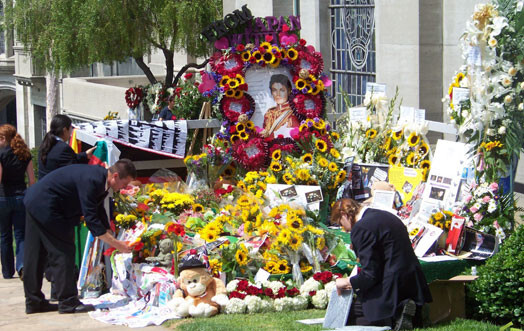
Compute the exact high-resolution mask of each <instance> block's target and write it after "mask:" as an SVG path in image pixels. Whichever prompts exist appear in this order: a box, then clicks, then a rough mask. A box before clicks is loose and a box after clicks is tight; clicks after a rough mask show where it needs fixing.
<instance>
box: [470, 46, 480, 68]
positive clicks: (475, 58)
mask: <svg viewBox="0 0 524 331" xmlns="http://www.w3.org/2000/svg"><path fill="white" fill-rule="evenodd" d="M467 61H468V64H469V65H475V66H480V65H482V61H481V55H480V47H478V46H471V47H470V48H469V52H468V59H467Z"/></svg>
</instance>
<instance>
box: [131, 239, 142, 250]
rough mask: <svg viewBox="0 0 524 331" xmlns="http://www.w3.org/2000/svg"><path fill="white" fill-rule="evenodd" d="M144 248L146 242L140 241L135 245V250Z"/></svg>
mask: <svg viewBox="0 0 524 331" xmlns="http://www.w3.org/2000/svg"><path fill="white" fill-rule="evenodd" d="M142 248H144V243H143V242H141V241H139V242H138V243H136V244H135V246H134V247H133V250H135V251H136V252H138V251H140V250H142Z"/></svg>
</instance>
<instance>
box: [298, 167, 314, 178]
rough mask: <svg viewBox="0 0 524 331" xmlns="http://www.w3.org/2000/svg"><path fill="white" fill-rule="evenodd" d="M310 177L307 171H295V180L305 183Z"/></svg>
mask: <svg viewBox="0 0 524 331" xmlns="http://www.w3.org/2000/svg"><path fill="white" fill-rule="evenodd" d="M310 177H311V174H310V173H309V170H307V169H299V170H298V171H297V178H298V179H300V180H303V181H307V180H308V179H309V178H310Z"/></svg>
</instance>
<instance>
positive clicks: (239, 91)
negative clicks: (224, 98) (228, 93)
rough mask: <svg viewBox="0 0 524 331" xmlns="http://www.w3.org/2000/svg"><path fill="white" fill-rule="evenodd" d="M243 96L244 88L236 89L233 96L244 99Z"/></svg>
mask: <svg viewBox="0 0 524 331" xmlns="http://www.w3.org/2000/svg"><path fill="white" fill-rule="evenodd" d="M243 96H244V91H242V90H235V95H234V96H233V98H235V99H242V97H243Z"/></svg>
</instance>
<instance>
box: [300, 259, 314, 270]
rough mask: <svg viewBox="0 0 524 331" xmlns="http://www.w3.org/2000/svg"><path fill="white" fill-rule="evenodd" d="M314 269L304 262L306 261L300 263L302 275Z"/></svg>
mask: <svg viewBox="0 0 524 331" xmlns="http://www.w3.org/2000/svg"><path fill="white" fill-rule="evenodd" d="M312 269H313V267H312V266H311V264H309V263H307V262H304V261H301V262H300V271H301V272H302V273H305V272H308V271H311V270H312Z"/></svg>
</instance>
